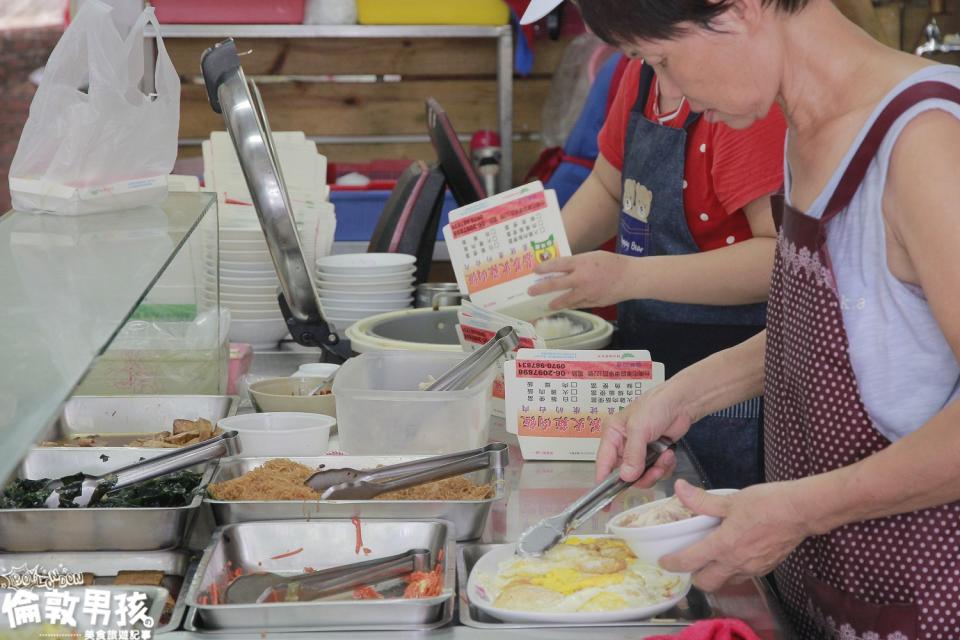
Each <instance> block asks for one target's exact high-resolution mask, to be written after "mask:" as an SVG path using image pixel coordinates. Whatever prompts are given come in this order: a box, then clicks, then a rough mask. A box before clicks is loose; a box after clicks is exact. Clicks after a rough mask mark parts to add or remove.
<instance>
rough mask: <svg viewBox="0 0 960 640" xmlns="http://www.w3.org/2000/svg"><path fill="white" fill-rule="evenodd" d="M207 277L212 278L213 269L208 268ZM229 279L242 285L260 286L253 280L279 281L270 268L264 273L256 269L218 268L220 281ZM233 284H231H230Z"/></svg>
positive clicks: (275, 273)
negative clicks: (240, 282) (240, 281)
mask: <svg viewBox="0 0 960 640" xmlns="http://www.w3.org/2000/svg"><path fill="white" fill-rule="evenodd" d="M208 275H209V276H210V277H211V278H212V277H213V267H210V269H209V271H208ZM227 278H230V279H234V280H236V279H239V280H242V281H243V282H244V283H248V282H249V283H250V284H260V283H259V282H254V281H255V280H269V281H273V282H280V279H279V278H278V277H277V272H276V271H274V270H273V269H272V268H270V269H268V270H266V271H259V270H257V269H232V268H224V267H221V268H220V280H221V281H222V280H226V279H227ZM231 284H233V283H231Z"/></svg>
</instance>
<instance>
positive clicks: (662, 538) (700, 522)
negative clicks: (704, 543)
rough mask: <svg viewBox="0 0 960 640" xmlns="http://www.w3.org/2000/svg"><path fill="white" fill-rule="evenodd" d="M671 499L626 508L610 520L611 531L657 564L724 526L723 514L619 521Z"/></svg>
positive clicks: (727, 491) (718, 491) (720, 492)
mask: <svg viewBox="0 0 960 640" xmlns="http://www.w3.org/2000/svg"><path fill="white" fill-rule="evenodd" d="M737 491H738V490H737V489H710V490H709V492H708V493H712V494H714V495H718V496H728V495H730V494H732V493H737ZM669 499H670V498H664V499H662V500H655V501H654V502H648V503H647V504H643V505H640V506H639V507H634V508H633V509H628V510H627V511H624V512H623V513H621V514H620V515H618V516H616V517H615V518H613V519H612V520H610V522H608V523H607V531H609V532H610V533H612V534H613V535H615V536H616V537H618V538H620V539H622V540H623V541H624V542H625V543H627V546H628V547H630V550H631V551H633V553H634V555H635V556H637V558H639V559H640V560H642V561H643V562H646V563H647V564H652V565H656V564H658V563H659V561H660V558H662V557H663V556H665V555H668V554H671V553H675V552H677V551H680V550H681V549H686V548H687V547H689V546H690V545H692V544H694V543H696V542H699V541H700V540H702V539H703V538H705V537H706V536H707V534H708V533H710V532H711V531H713V530H714V529H716V528H717V527H719V526H720V518H715V517H713V516H693V517H692V518H686V519H685V520H678V521H676V522H668V523H666V524H657V525H652V526H649V527H621V526H618V525H617V523H618V522H622V521H623V519H624V518H626V517H627V516H628V515H633V514H636V513H642V512H644V511H649V510H650V509H655V508H657V506H658V505H662V504H663V503H664V502H666V501H667V500H669Z"/></svg>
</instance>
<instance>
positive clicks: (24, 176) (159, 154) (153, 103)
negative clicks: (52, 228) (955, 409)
mask: <svg viewBox="0 0 960 640" xmlns="http://www.w3.org/2000/svg"><path fill="white" fill-rule="evenodd" d="M112 11H113V9H111V7H109V6H108V5H106V4H104V3H103V2H100V0H87V1H86V2H84V3H83V6H82V7H81V8H80V11H79V12H78V13H77V15H76V17H75V19H74V20H73V22H71V24H70V26H69V27H68V28H67V30H66V31H65V32H64V34H63V36H62V37H61V38H60V41H59V42H58V43H57V46H56V48H55V49H54V50H53V53H52V54H50V59H49V60H48V61H47V65H46V68H45V70H44V73H43V80H42V81H41V83H40V87H39V88H38V89H37V93H36V95H35V96H34V99H33V102H32V103H31V105H30V116H29V118H28V119H27V123H26V126H24V129H23V134H22V135H21V137H20V143H19V145H18V146H17V152H16V155H14V158H13V163H12V165H11V167H10V191H11V196H12V199H13V205H14V207H15V208H16V209H21V210H37V211H48V212H52V213H61V214H80V213H92V212H96V211H111V210H118V209H129V208H134V207H138V206H141V205H148V204H157V203H159V202H161V201H163V199H164V198H165V197H166V193H167V182H166V176H167V175H168V174H169V173H170V171H171V170H172V169H173V163H174V160H176V156H177V131H178V128H179V125H180V79H179V77H178V75H177V72H176V69H174V67H173V63H172V62H171V60H170V56H169V55H167V50H166V48H165V47H164V44H163V40H162V39H161V38H159V37H157V39H156V40H157V57H156V70H155V73H154V78H153V84H154V91H155V93H153V94H150V95H147V94H145V93H143V91H142V90H141V86H140V84H141V81H142V80H143V79H144V75H145V68H144V37H143V30H144V27H145V26H146V25H147V24H151V25H153V28H154V31H155V32H157V33H159V25H158V23H157V21H156V18H155V17H154V13H153V8H150V7H148V8H147V9H144V11H143V13H141V14H140V17H139V19H138V20H137V21H136V23H134V25H133V28H132V29H131V30H130V32H129V33H128V34H127V35H126V37H123V36H122V34H120V33H119V32H118V31H117V27H116V26H115V24H114V21H113V19H112V17H111V12H112Z"/></svg>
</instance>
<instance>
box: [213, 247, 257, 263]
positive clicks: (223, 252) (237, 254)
mask: <svg viewBox="0 0 960 640" xmlns="http://www.w3.org/2000/svg"><path fill="white" fill-rule="evenodd" d="M219 255H220V264H223V263H224V262H259V263H268V262H270V252H269V251H267V250H266V249H264V250H263V251H257V250H252V251H247V250H241V251H236V250H232V249H225V248H223V247H221V248H220V253H219Z"/></svg>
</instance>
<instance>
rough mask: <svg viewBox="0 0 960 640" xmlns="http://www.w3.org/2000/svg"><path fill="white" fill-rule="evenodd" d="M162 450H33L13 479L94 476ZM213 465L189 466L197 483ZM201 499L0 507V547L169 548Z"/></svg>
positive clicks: (204, 481)
mask: <svg viewBox="0 0 960 640" xmlns="http://www.w3.org/2000/svg"><path fill="white" fill-rule="evenodd" d="M164 451H165V450H164V449H136V448H129V447H117V448H113V449H111V453H110V454H109V455H106V454H101V453H99V452H97V451H96V450H89V449H77V448H73V447H57V448H51V449H34V450H33V451H31V452H30V453H28V454H27V457H26V458H24V460H23V462H22V463H21V465H20V469H19V470H18V472H17V476H16V477H18V478H30V479H39V478H59V477H61V476H65V475H69V474H72V473H77V472H79V471H84V472H86V473H91V474H95V475H96V474H100V473H105V472H108V471H110V470H112V469H116V468H118V467H121V466H123V465H125V464H130V463H131V462H136V461H137V459H138V458H140V457H149V456H156V455H159V454H161V453H163V452H164ZM103 458H106V460H104V459H103ZM216 467H217V465H216V463H209V464H208V465H206V468H205V469H204V468H202V467H200V468H196V469H195V470H196V471H203V477H202V478H201V479H200V485H201V487H205V486H206V485H207V483H209V482H210V479H211V478H212V477H213V474H214V471H216ZM9 480H12V478H10V479H8V481H9ZM202 503H203V495H202V492H200V493H198V494H197V495H196V496H194V498H193V500H192V501H191V502H190V504H188V505H186V506H183V507H129V508H127V507H124V508H102V509H98V508H90V509H0V551H7V552H35V551H153V550H156V549H172V548H174V547H177V546H179V545H180V543H181V542H182V541H183V539H184V538H185V535H186V533H187V531H188V530H189V528H190V525H191V524H192V522H193V520H194V517H195V515H196V513H197V511H198V510H199V509H200V507H201V505H202Z"/></svg>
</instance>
